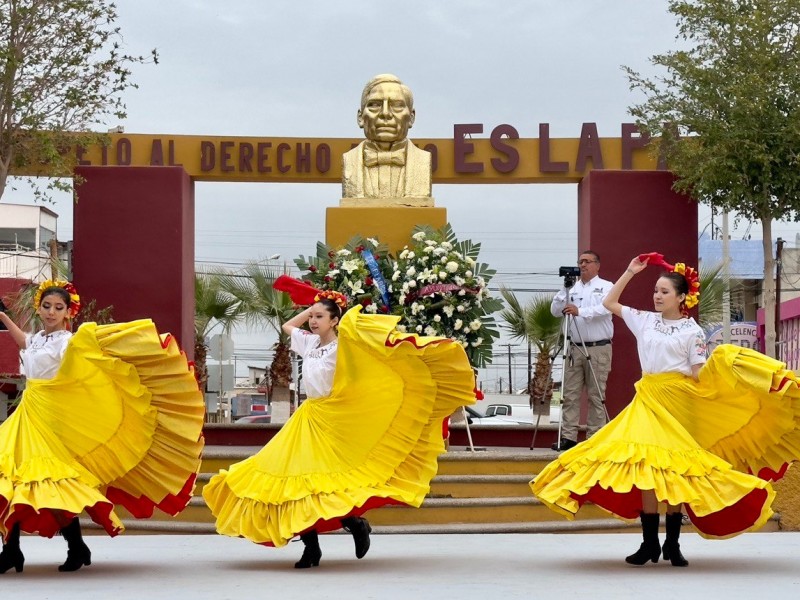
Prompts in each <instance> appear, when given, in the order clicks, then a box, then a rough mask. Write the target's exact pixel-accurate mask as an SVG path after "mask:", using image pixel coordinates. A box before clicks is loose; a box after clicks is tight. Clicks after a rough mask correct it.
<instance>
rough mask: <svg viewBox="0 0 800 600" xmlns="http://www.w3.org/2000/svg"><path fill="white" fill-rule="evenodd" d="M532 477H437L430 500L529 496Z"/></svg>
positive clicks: (202, 477)
mask: <svg viewBox="0 0 800 600" xmlns="http://www.w3.org/2000/svg"><path fill="white" fill-rule="evenodd" d="M214 475H216V473H200V474H199V475H198V476H197V486H196V487H195V490H194V493H195V496H200V495H201V494H202V490H203V488H204V487H205V485H206V484H207V483H208V481H209V480H210V479H211V477H213V476H214ZM532 478H533V475H530V474H524V475H517V474H511V475H482V474H478V475H472V474H468V475H437V476H436V477H434V478H433V481H431V493H430V495H429V497H430V498H478V497H496V496H530V495H531V489H530V486H529V485H528V483H529V482H530V480H531V479H532Z"/></svg>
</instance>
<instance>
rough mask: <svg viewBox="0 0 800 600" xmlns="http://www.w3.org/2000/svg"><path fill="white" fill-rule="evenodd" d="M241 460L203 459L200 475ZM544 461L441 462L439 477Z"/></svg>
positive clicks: (510, 471) (513, 469)
mask: <svg viewBox="0 0 800 600" xmlns="http://www.w3.org/2000/svg"><path fill="white" fill-rule="evenodd" d="M244 458H245V457H242V458H204V459H203V463H202V465H201V469H200V472H201V473H217V472H219V471H220V469H227V468H228V467H230V465H231V464H233V463H236V462H240V461H241V460H244ZM547 464H548V461H546V460H529V461H527V460H520V461H513V460H509V461H505V460H463V461H462V460H441V461H439V471H438V474H439V475H531V477H533V474H534V473H538V472H539V471H541V470H542V469H543V468H544V467H545V466H546V465H547Z"/></svg>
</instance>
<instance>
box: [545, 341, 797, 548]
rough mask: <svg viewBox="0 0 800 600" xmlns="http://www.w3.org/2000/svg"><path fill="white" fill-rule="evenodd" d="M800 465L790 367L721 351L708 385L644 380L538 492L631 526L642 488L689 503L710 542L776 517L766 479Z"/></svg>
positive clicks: (670, 377)
mask: <svg viewBox="0 0 800 600" xmlns="http://www.w3.org/2000/svg"><path fill="white" fill-rule="evenodd" d="M798 458H800V381H798V379H797V377H796V376H795V375H794V373H792V372H791V371H787V370H786V369H785V365H783V364H782V363H779V362H777V361H775V360H773V359H771V358H768V357H766V356H764V355H762V354H759V353H758V352H755V351H752V350H748V349H746V348H739V347H737V346H731V345H722V346H718V347H717V348H716V349H715V350H714V352H713V353H712V354H711V356H710V357H709V360H708V362H707V364H706V365H705V366H704V367H703V368H702V370H701V371H700V381H699V382H696V381H694V380H693V379H692V378H690V377H685V376H683V375H680V374H676V373H663V374H658V375H645V376H644V377H643V378H642V379H641V380H640V381H639V382H638V383H637V384H636V395H635V397H634V399H633V401H632V402H631V404H630V405H628V406H627V407H626V408H625V409H624V410H623V411H622V412H621V413H620V414H619V415H618V416H617V417H616V418H615V419H613V420H612V421H611V422H610V423H608V424H607V425H606V426H605V427H603V429H601V430H600V431H599V432H598V433H596V434H595V435H594V436H592V437H591V438H590V439H589V440H587V441H585V442H583V443H580V444H578V445H577V446H575V447H574V448H572V449H570V450H568V451H567V452H564V453H563V454H562V455H560V456H559V457H558V458H557V459H556V460H555V461H553V462H552V463H550V464H549V465H547V467H545V468H544V469H543V470H542V472H541V473H539V475H538V476H537V477H536V478H535V479H534V480H533V481H532V482H531V489H532V490H533V493H534V494H535V495H536V496H538V497H539V498H540V499H541V500H542V501H543V502H544V503H545V504H546V505H548V506H549V507H550V508H552V509H553V510H555V511H556V512H558V513H560V514H562V515H564V516H566V517H567V518H572V517H573V515H574V514H575V513H577V512H578V510H579V509H580V507H581V506H582V505H583V504H584V503H585V502H592V503H594V504H596V505H598V506H600V507H601V508H603V509H605V510H607V511H609V512H610V513H611V514H613V515H615V516H617V517H620V518H622V519H634V518H636V517H637V516H638V514H639V511H641V508H642V504H641V490H654V491H655V494H656V497H657V498H658V500H659V501H661V502H666V503H669V504H681V503H683V504H684V505H685V507H686V511H687V513H688V515H689V517H690V518H691V520H692V524H693V525H694V526H695V528H696V529H697V531H698V532H699V533H700V534H701V535H703V536H704V537H708V538H727V537H732V536H734V535H737V534H739V533H743V532H745V531H750V530H755V529H758V528H759V527H761V526H762V525H763V524H764V523H765V522H766V521H767V520H768V519H769V517H770V516H771V515H772V510H771V508H770V505H771V504H772V500H773V498H774V491H773V490H772V486H771V485H770V484H769V482H768V481H766V480H767V479H777V478H778V477H780V476H782V475H783V473H784V472H785V470H786V467H787V466H788V464H789V463H791V462H792V461H795V460H797V459H798ZM753 473H754V474H758V475H760V477H756V476H754V475H753Z"/></svg>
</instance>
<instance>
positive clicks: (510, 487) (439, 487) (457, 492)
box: [429, 481, 532, 498]
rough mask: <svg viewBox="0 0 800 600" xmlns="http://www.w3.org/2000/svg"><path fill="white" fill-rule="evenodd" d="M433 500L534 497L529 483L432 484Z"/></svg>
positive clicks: (431, 494)
mask: <svg viewBox="0 0 800 600" xmlns="http://www.w3.org/2000/svg"><path fill="white" fill-rule="evenodd" d="M429 497H431V498H500V497H509V498H513V497H516V498H528V497H532V493H531V488H530V486H529V485H528V484H527V483H506V482H500V483H494V482H482V483H472V482H463V483H462V482H459V483H438V482H436V481H434V482H433V483H432V484H431V493H430V494H429Z"/></svg>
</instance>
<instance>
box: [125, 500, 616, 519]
mask: <svg viewBox="0 0 800 600" xmlns="http://www.w3.org/2000/svg"><path fill="white" fill-rule="evenodd" d="M117 512H118V514H119V516H120V518H121V519H123V520H124V519H132V518H133V517H132V516H131V515H130V514H129V513H128V512H127V511H125V510H124V509H121V508H120V509H118V511H117ZM605 516H606V513H605V512H604V511H602V510H601V509H599V508H597V507H596V506H593V505H586V506H584V507H583V508H582V509H581V511H580V513H579V515H578V517H577V518H578V519H579V520H582V519H596V518H603V517H605ZM554 517H555V515H554V513H553V512H552V511H551V510H550V509H549V508H547V507H546V506H544V505H543V504H542V503H541V501H539V500H538V499H537V498H535V497H533V496H532V495H529V496H519V497H517V496H500V497H489V498H449V497H448V498H431V497H429V498H426V499H425V500H424V501H423V503H422V506H420V507H419V508H413V507H410V506H396V505H393V506H384V507H381V508H376V509H373V510H371V511H370V512H369V519H370V522H372V523H375V524H377V525H430V524H436V523H438V524H444V523H510V522H515V521H539V522H540V521H549V520H552V519H553V518H554ZM151 521H180V522H193V523H213V521H214V518H213V515H212V514H211V511H210V509H209V508H208V506H206V504H205V502H204V501H203V498H202V497H200V496H195V497H194V498H192V499H191V501H190V502H189V505H188V506H187V507H186V509H185V510H183V511H182V512H181V513H180V514H179V515H177V516H175V517H170V516H168V515H161V514H158V513H157V514H156V515H154V517H153V519H151Z"/></svg>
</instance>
